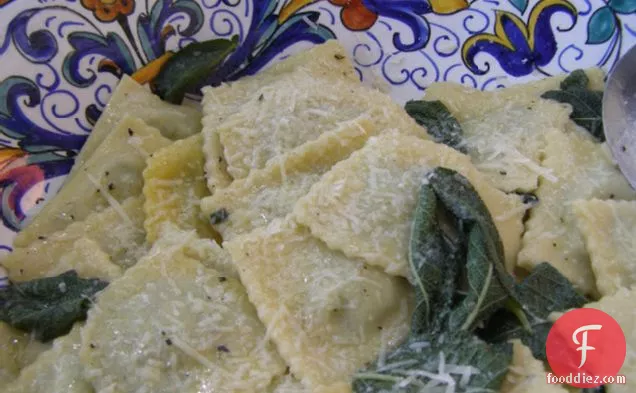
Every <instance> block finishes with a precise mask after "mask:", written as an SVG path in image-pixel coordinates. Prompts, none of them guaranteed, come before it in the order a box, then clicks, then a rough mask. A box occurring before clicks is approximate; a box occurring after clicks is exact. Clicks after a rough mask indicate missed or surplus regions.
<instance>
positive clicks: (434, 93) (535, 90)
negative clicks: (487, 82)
mask: <svg viewBox="0 0 636 393" xmlns="http://www.w3.org/2000/svg"><path fill="white" fill-rule="evenodd" d="M585 74H586V75H587V77H588V78H589V80H590V81H589V87H590V89H592V90H598V91H602V90H603V88H604V87H605V82H604V80H603V79H604V78H605V74H604V72H603V70H601V69H600V68H590V69H587V70H585ZM566 77H567V74H564V75H559V76H553V77H550V78H545V79H541V80H538V81H535V82H530V83H524V84H521V85H516V86H510V87H506V88H505V89H496V90H493V91H482V90H479V89H474V88H470V87H466V86H464V85H460V84H458V83H453V82H440V83H432V84H430V85H429V86H428V87H427V88H426V93H425V99H426V100H428V101H434V100H440V101H442V102H443V103H444V105H446V107H447V108H448V110H449V111H451V113H452V114H453V116H455V118H456V119H457V120H458V121H459V122H462V121H466V120H470V119H474V118H480V117H482V116H483V114H484V113H486V112H490V111H493V110H498V109H501V108H505V107H506V106H508V105H510V104H514V105H527V104H531V103H533V102H536V101H537V100H538V99H539V98H540V97H541V95H542V94H543V93H545V92H547V91H549V90H558V89H559V85H560V84H561V82H562V81H563V80H564V79H565V78H566Z"/></svg>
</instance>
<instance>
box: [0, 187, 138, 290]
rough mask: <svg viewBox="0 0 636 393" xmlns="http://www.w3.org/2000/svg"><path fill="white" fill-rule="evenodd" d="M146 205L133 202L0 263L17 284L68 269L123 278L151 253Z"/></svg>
mask: <svg viewBox="0 0 636 393" xmlns="http://www.w3.org/2000/svg"><path fill="white" fill-rule="evenodd" d="M142 206H143V201H142V198H138V197H133V198H128V199H127V200H125V201H124V202H123V203H121V204H117V205H114V206H111V207H108V208H106V209H104V210H102V211H100V212H95V213H93V214H90V215H89V216H88V217H86V219H85V220H84V221H78V222H74V223H72V224H71V225H69V226H68V227H66V228H65V229H63V230H61V231H57V232H55V233H53V234H51V235H49V236H41V237H40V238H39V239H38V240H35V241H34V242H32V243H31V244H29V245H28V246H27V247H16V248H15V249H14V250H13V252H11V253H10V254H8V255H7V256H6V257H5V258H4V259H3V260H2V262H0V264H2V266H4V267H5V268H7V270H8V271H9V277H10V278H11V279H12V280H14V281H28V280H32V279H35V278H40V277H45V276H51V275H55V274H59V273H62V272H63V271H64V270H63V269H65V268H70V269H75V270H77V273H78V274H79V275H80V276H81V277H86V278H89V277H98V278H103V279H107V280H108V279H110V278H115V277H118V276H119V275H121V270H122V268H123V269H126V268H128V267H130V266H132V265H134V264H135V263H136V262H137V259H139V258H140V257H141V256H142V255H143V254H145V252H146V250H147V248H146V245H145V242H146V234H145V232H144V228H143V222H144V214H143V209H142Z"/></svg>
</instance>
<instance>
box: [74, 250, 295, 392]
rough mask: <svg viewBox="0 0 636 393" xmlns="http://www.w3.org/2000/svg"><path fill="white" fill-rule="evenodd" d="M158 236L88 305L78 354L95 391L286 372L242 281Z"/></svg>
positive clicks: (223, 388)
mask: <svg viewBox="0 0 636 393" xmlns="http://www.w3.org/2000/svg"><path fill="white" fill-rule="evenodd" d="M214 263H215V261H209V260H199V259H197V258H195V253H193V252H188V250H186V246H185V245H184V244H183V243H182V242H179V243H178V244H175V243H171V242H165V241H164V240H163V239H160V240H158V241H157V242H156V243H155V245H154V246H153V248H152V249H151V251H150V252H149V253H148V255H147V256H146V257H144V258H143V259H141V260H140V261H139V262H138V263H137V265H135V266H134V267H133V268H131V269H129V270H128V271H126V273H125V274H124V275H123V276H122V277H121V278H119V279H118V280H115V281H113V282H112V283H111V284H110V285H109V286H108V287H107V288H106V289H105V290H104V291H102V292H101V293H100V294H99V295H98V296H97V299H96V304H95V305H94V306H93V307H92V308H91V309H90V310H89V313H88V319H87V321H86V325H85V327H84V329H83V330H82V348H81V351H80V359H81V362H82V364H83V365H84V371H85V372H84V375H85V376H86V378H87V379H88V380H89V381H90V382H91V383H92V384H93V386H94V387H95V390H96V391H100V392H104V391H108V392H113V393H173V392H202V391H210V390H214V391H215V392H219V393H252V392H262V391H266V389H267V388H268V387H269V386H270V385H271V384H272V382H273V380H274V379H275V378H276V377H278V376H282V375H283V374H284V372H285V364H284V363H283V361H282V359H281V358H280V356H279V355H278V353H277V352H276V349H275V347H274V345H273V344H272V343H271V342H269V340H268V339H267V337H266V335H265V328H264V326H263V324H262V323H261V322H260V320H259V319H258V317H257V316H256V310H254V307H253V306H252V304H251V303H250V302H249V300H248V297H247V294H246V293H245V289H244V288H243V286H242V285H241V283H240V282H239V281H238V280H236V279H234V278H232V277H228V276H226V275H225V274H223V273H221V272H219V271H218V270H216V269H213V268H209V267H206V266H205V265H204V264H206V265H213V264H214Z"/></svg>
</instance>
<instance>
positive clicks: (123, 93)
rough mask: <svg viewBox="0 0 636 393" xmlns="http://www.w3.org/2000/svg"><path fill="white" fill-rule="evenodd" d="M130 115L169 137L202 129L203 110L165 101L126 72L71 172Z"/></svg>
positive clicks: (184, 136)
mask: <svg viewBox="0 0 636 393" xmlns="http://www.w3.org/2000/svg"><path fill="white" fill-rule="evenodd" d="M128 115H130V116H135V117H137V118H139V119H141V120H143V121H144V122H145V123H146V124H148V125H149V126H151V127H155V128H157V129H158V130H159V131H160V132H161V134H162V135H163V136H165V137H166V138H169V139H181V138H186V137H188V136H190V135H193V134H196V133H198V132H200V131H201V112H200V111H199V110H197V109H194V108H190V107H187V106H184V105H173V104H169V103H167V102H165V101H162V100H161V99H160V98H159V97H157V96H156V95H154V94H152V93H151V92H150V90H148V88H147V87H145V86H142V85H140V84H139V83H137V82H136V81H135V80H134V79H132V78H131V77H129V76H128V75H126V74H124V75H123V76H122V78H121V80H120V81H119V84H118V85H117V88H116V89H115V91H114V92H113V95H112V96H111V97H110V99H109V100H108V105H107V106H106V109H105V110H104V112H103V113H102V114H101V116H100V117H99V120H98V121H97V123H95V126H94V127H93V130H92V131H91V133H90V136H89V137H88V139H87V140H86V143H85V144H84V146H83V147H82V150H81V151H80V153H79V154H78V155H77V157H75V166H74V168H73V170H72V171H71V174H70V175H69V176H73V175H75V173H77V169H79V168H80V167H81V166H82V165H83V164H84V163H85V162H86V161H87V160H88V159H89V158H90V157H91V156H92V155H93V153H94V152H95V150H97V148H98V147H99V145H101V144H102V142H103V141H104V140H105V139H106V138H107V137H108V135H109V134H110V133H111V132H112V130H114V129H116V128H117V127H118V124H119V122H120V121H121V119H123V118H124V117H126V116H128ZM76 168H77V169H76Z"/></svg>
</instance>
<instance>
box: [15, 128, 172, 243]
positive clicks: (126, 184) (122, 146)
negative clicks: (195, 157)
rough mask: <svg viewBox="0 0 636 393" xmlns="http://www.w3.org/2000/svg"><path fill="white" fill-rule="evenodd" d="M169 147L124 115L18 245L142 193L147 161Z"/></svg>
mask: <svg viewBox="0 0 636 393" xmlns="http://www.w3.org/2000/svg"><path fill="white" fill-rule="evenodd" d="M170 143H171V141H170V140H169V139H166V138H164V137H163V136H161V133H160V132H159V130H157V129H156V128H153V127H150V126H148V125H147V124H146V123H145V122H143V121H142V120H140V119H137V118H134V117H125V118H124V119H123V120H121V122H119V125H118V126H117V128H116V129H115V130H113V131H112V132H111V133H110V134H108V136H107V137H106V139H104V141H103V142H102V144H101V145H100V146H99V147H98V148H97V150H95V153H94V154H93V155H92V156H91V157H90V158H89V159H88V160H87V161H86V163H84V165H82V167H81V168H80V169H78V173H77V174H76V175H74V176H73V177H71V178H70V179H68V181H67V182H65V183H64V186H63V187H62V188H61V189H60V191H59V192H58V193H57V194H56V195H55V197H53V199H51V200H50V201H48V202H47V203H46V204H45V205H44V208H43V209H42V211H41V212H40V213H38V215H37V216H35V218H34V219H33V221H32V222H31V223H30V224H28V225H27V226H26V227H25V228H24V229H23V230H22V231H21V232H19V233H18V235H17V237H16V239H15V241H14V245H15V246H17V247H24V246H27V245H28V244H29V243H31V242H32V241H34V240H36V239H38V238H39V237H41V236H45V237H46V236H48V235H50V234H51V233H53V232H56V231H59V230H62V229H64V228H66V227H67V226H68V225H70V224H71V223H73V222H74V221H81V220H84V219H85V218H86V217H87V216H88V215H90V214H92V213H94V212H95V211H100V210H103V209H105V208H106V207H108V206H112V205H113V204H114V203H116V202H122V201H124V200H125V199H126V198H128V197H132V196H139V195H141V190H142V186H143V178H142V172H143V170H144V168H145V167H146V160H147V159H148V157H149V156H150V155H151V154H152V153H154V152H155V151H156V150H159V149H160V148H162V147H165V146H168V145H169V144H170Z"/></svg>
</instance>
